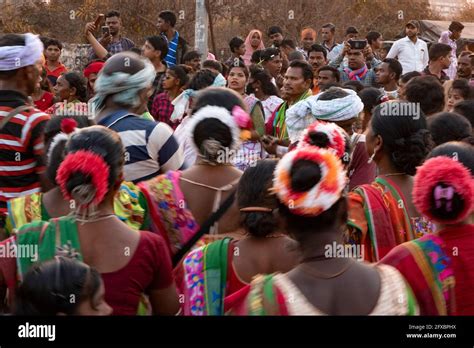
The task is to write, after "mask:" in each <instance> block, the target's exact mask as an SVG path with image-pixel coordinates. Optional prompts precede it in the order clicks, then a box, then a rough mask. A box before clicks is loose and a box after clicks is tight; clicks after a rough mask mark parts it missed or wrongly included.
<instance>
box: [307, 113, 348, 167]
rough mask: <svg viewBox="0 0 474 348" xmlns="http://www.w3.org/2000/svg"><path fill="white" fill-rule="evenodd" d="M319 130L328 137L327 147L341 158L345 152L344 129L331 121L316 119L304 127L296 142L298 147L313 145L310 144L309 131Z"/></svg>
mask: <svg viewBox="0 0 474 348" xmlns="http://www.w3.org/2000/svg"><path fill="white" fill-rule="evenodd" d="M314 132H321V133H324V134H326V136H327V137H328V139H329V144H328V149H329V150H331V151H334V153H335V154H336V156H337V157H339V158H342V157H343V156H344V153H345V152H346V148H345V146H346V140H345V138H344V130H343V129H342V128H341V127H339V126H338V125H337V124H335V123H332V122H324V121H319V120H318V121H316V122H314V123H312V124H311V125H310V126H309V127H308V128H306V129H305V131H304V132H303V134H302V135H301V138H300V141H299V142H298V148H301V147H303V146H314V145H312V144H311V136H310V135H311V133H314Z"/></svg>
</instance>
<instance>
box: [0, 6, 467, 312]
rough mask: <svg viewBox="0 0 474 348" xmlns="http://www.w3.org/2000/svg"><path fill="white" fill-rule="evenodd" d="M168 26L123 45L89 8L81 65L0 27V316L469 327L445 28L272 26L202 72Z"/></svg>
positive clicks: (458, 141) (209, 61) (460, 144)
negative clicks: (74, 66)
mask: <svg viewBox="0 0 474 348" xmlns="http://www.w3.org/2000/svg"><path fill="white" fill-rule="evenodd" d="M176 21H177V18H176V15H175V13H173V12H172V11H168V10H167V11H162V12H160V14H159V16H158V19H157V26H156V27H157V34H156V35H155V36H149V37H146V38H144V39H143V42H144V43H143V45H142V46H141V47H137V46H136V44H135V43H134V42H133V41H132V40H130V39H128V38H126V37H124V36H122V34H121V32H122V26H123V23H122V20H121V17H120V13H119V12H118V11H110V12H108V13H107V14H106V15H100V16H98V17H97V20H96V21H95V22H91V23H87V25H86V26H85V30H84V36H85V39H86V40H87V41H88V42H89V43H90V51H89V60H90V62H89V64H88V65H87V66H86V67H85V69H84V70H83V71H82V72H77V71H69V70H68V68H67V67H66V66H64V65H63V64H62V63H61V54H62V49H63V44H62V43H61V42H60V41H59V40H57V39H55V38H46V37H38V36H37V35H33V34H31V33H26V34H3V35H0V182H1V183H0V296H1V300H2V301H0V303H1V311H2V313H11V314H14V315H111V314H112V315H151V314H153V315H190V316H203V315H322V314H326V315H420V314H421V315H474V220H473V217H474V177H473V175H474V133H473V127H474V52H470V51H467V50H465V49H464V48H461V47H460V48H459V49H458V47H457V44H456V43H457V40H458V39H459V38H460V37H461V35H462V30H463V28H464V26H463V25H462V23H459V22H456V21H454V22H452V23H451V25H450V26H449V28H447V31H446V32H444V33H442V35H441V37H440V39H439V42H435V43H430V47H429V48H428V44H427V43H426V42H425V41H423V40H421V39H420V38H419V37H418V35H419V30H420V27H419V23H418V22H417V21H415V20H410V21H408V22H407V23H406V26H405V32H406V36H405V37H404V38H402V39H400V40H398V41H395V42H394V43H393V45H391V46H387V45H386V44H384V41H383V35H382V33H379V32H376V31H371V32H368V33H366V36H365V38H364V37H363V35H362V33H361V32H360V31H359V30H358V29H357V28H355V27H354V26H349V27H347V28H346V30H345V36H344V40H343V42H341V43H338V42H337V41H336V26H335V25H334V24H332V23H327V24H325V25H323V26H322V27H321V28H320V30H319V31H317V30H315V29H314V28H309V27H308V28H305V29H304V30H302V32H301V36H300V37H299V38H298V40H295V38H291V37H289V36H288V35H287V34H286V33H285V32H284V31H283V30H282V29H281V28H280V27H278V26H272V27H270V28H268V30H267V31H266V32H265V34H266V37H265V35H264V33H263V32H262V31H260V30H258V29H254V30H251V31H250V33H249V34H248V35H247V37H246V38H245V39H243V38H241V37H238V36H236V37H233V38H231V39H230V41H229V47H230V51H231V56H230V57H229V58H228V59H227V60H225V61H223V62H221V61H218V60H216V59H215V56H214V55H213V54H212V53H209V54H208V56H207V57H205V58H206V59H203V56H202V53H201V52H198V51H196V50H191V48H190V47H189V44H188V43H187V42H186V40H185V39H184V38H183V37H182V35H181V33H179V32H178V31H177V30H176V29H175V26H176ZM98 31H100V33H99V35H98V37H97V34H98ZM318 33H319V35H318ZM318 37H320V39H319V40H318Z"/></svg>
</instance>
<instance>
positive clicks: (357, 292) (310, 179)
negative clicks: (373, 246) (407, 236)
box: [226, 146, 418, 315]
mask: <svg viewBox="0 0 474 348" xmlns="http://www.w3.org/2000/svg"><path fill="white" fill-rule="evenodd" d="M346 185H347V177H346V173H345V170H344V169H343V165H342V163H341V161H340V159H339V158H338V157H337V156H336V154H335V153H334V152H333V151H331V150H329V149H323V148H317V147H314V146H302V147H300V148H297V149H295V150H294V151H291V152H289V153H288V154H286V155H285V156H284V157H283V158H282V159H281V160H280V162H279V163H278V165H277V168H276V171H275V179H274V184H273V191H274V192H275V193H276V195H277V197H278V200H279V207H278V210H279V213H280V215H281V218H282V225H283V228H284V229H285V230H286V231H287V232H288V233H289V235H290V236H292V237H293V238H294V239H295V240H296V241H297V242H298V244H299V251H300V255H301V262H300V264H299V265H297V266H296V267H295V268H293V269H292V270H291V271H289V272H287V273H274V274H271V275H261V276H258V277H256V278H254V280H253V281H252V283H251V285H250V286H249V287H246V288H243V289H241V290H240V291H239V292H237V293H235V294H233V295H231V296H230V297H228V298H226V305H228V306H229V307H228V308H231V311H230V313H231V314H237V315H411V314H416V313H417V310H418V308H417V305H416V301H415V299H414V296H413V294H412V292H411V289H410V287H409V286H408V285H407V284H406V283H405V280H404V279H403V277H402V275H401V274H400V273H399V272H398V271H397V270H396V269H395V268H393V267H390V266H386V265H381V266H379V265H369V264H366V263H363V262H357V261H356V260H354V259H353V257H354V256H355V257H358V258H360V257H361V256H362V255H361V253H363V249H362V250H357V249H355V248H354V249H352V248H351V249H348V248H344V244H343V240H342V228H343V226H344V224H345V221H346V218H347V203H346V198H345V197H344V196H343V191H344V189H345V187H346ZM243 296H246V298H245V300H244V301H240V302H238V301H236V299H241V298H242V297H243Z"/></svg>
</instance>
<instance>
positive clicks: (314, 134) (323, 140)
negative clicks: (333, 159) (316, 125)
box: [308, 130, 329, 148]
mask: <svg viewBox="0 0 474 348" xmlns="http://www.w3.org/2000/svg"><path fill="white" fill-rule="evenodd" d="M308 136H309V139H310V144H311V145H314V146H318V147H322V148H326V147H328V146H329V138H328V136H327V134H326V133H323V132H318V131H314V130H313V131H310V132H309V133H308Z"/></svg>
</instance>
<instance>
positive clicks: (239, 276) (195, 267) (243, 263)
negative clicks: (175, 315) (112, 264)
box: [182, 160, 298, 316]
mask: <svg viewBox="0 0 474 348" xmlns="http://www.w3.org/2000/svg"><path fill="white" fill-rule="evenodd" d="M276 164H277V162H276V161H274V160H262V161H259V162H258V163H257V165H256V166H254V167H249V168H248V169H247V170H246V171H245V172H244V174H243V175H242V178H241V179H240V182H239V188H238V191H237V200H238V206H239V209H240V224H241V228H242V230H243V233H245V236H244V237H243V239H241V240H236V239H232V238H229V237H227V238H224V239H221V240H218V241H215V242H212V243H210V244H207V245H205V246H203V247H200V248H198V249H195V250H193V251H191V252H190V253H189V254H188V255H187V256H186V257H185V259H184V261H183V266H182V267H183V270H184V287H183V288H184V291H183V295H184V314H185V315H199V316H200V315H223V314H224V312H225V310H226V309H225V308H224V297H226V296H229V295H231V294H232V293H234V292H236V291H238V290H240V289H241V288H242V287H244V286H246V285H247V284H248V283H250V281H251V280H252V278H253V277H254V276H255V275H257V274H268V273H273V272H287V271H289V270H290V269H292V268H293V267H294V266H296V264H297V263H298V255H297V253H296V248H295V245H294V244H295V242H294V241H293V240H291V239H290V238H288V237H287V236H286V234H284V233H283V231H282V230H281V228H280V226H279V223H278V222H279V221H278V217H277V215H276V209H277V199H276V197H275V195H274V194H273V193H272V192H271V191H270V189H271V187H272V180H273V172H274V170H275V167H276Z"/></svg>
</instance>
